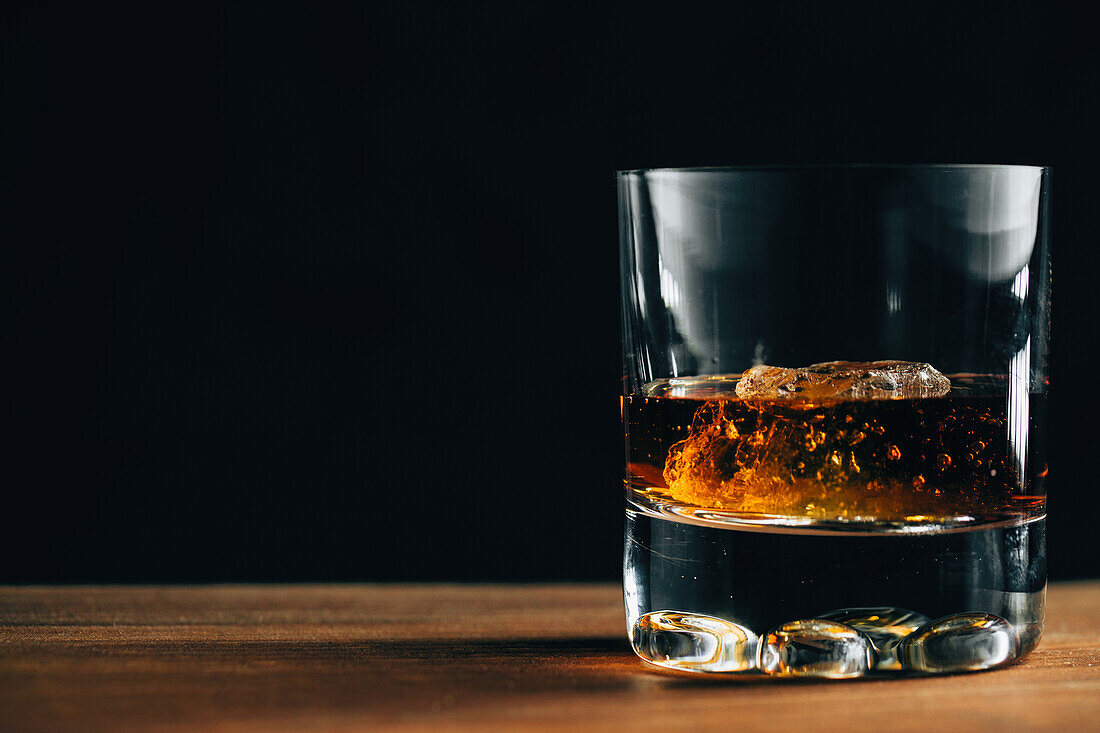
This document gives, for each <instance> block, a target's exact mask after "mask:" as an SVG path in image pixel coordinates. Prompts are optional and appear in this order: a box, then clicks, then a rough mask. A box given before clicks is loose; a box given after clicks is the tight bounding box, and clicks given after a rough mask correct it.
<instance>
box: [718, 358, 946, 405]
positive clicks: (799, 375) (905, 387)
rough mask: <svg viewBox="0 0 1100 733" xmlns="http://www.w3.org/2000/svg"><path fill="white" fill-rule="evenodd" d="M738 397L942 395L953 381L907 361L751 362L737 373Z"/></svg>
mask: <svg viewBox="0 0 1100 733" xmlns="http://www.w3.org/2000/svg"><path fill="white" fill-rule="evenodd" d="M735 389H736V392H737V396H738V397H741V398H752V399H790V400H798V401H802V402H831V401H837V400H900V399H920V398H925V397H942V396H943V395H945V394H947V392H948V391H949V390H950V389H951V381H950V380H949V379H948V378H947V377H945V376H943V375H942V374H940V373H939V372H938V371H937V370H936V369H935V368H934V367H932V365H931V364H923V363H920V362H911V361H827V362H823V363H821V364H811V365H810V366H808V367H801V368H798V369H788V368H785V367H773V366H767V365H763V364H762V365H760V366H755V367H753V368H752V369H750V370H748V371H747V372H745V373H744V374H742V375H741V379H740V381H738V383H737V387H736V388H735Z"/></svg>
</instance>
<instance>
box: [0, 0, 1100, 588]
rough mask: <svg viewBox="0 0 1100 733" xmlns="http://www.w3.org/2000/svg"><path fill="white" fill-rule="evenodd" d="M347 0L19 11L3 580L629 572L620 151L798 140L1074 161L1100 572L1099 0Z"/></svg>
mask: <svg viewBox="0 0 1100 733" xmlns="http://www.w3.org/2000/svg"><path fill="white" fill-rule="evenodd" d="M317 5H318V6H320V5H322V4H320V3H318V4H317ZM324 5H325V6H326V7H325V8H322V7H307V6H306V5H305V4H302V5H287V4H277V3H265V4H258V5H257V6H253V7H248V6H244V5H238V4H228V5H225V6H222V7H219V8H218V9H216V10H209V9H200V8H198V7H197V6H192V5H186V4H183V5H177V6H174V7H171V8H170V7H169V6H161V5H160V4H148V5H147V6H146V7H129V8H125V9H120V8H115V9H104V8H102V7H99V6H98V5H96V4H87V5H86V6H84V7H78V8H76V7H74V8H67V9H64V10H60V9H58V8H57V7H56V6H53V5H48V4H41V5H34V4H25V5H21V6H20V5H16V6H7V7H6V9H5V10H4V11H3V16H2V30H0V32H2V34H3V36H2V38H3V56H2V63H3V67H2V84H3V87H2V96H0V105H2V106H0V187H2V189H0V227H2V229H0V237H2V239H0V242H2V247H0V278H2V280H0V359H2V366H0V377H2V379H3V392H4V395H5V400H4V402H5V403H6V408H5V413H4V414H5V426H4V427H5V431H4V432H5V434H4V436H3V446H4V447H3V453H2V460H3V470H2V473H0V476H2V478H3V494H2V497H3V498H2V503H0V522H2V524H3V526H2V531H0V581H9V582H31V581H45V582H53V581H95V582H110V581H118V582H127V581H217V580H328V579H333V580H335V579H364V580H390V579H423V580H428V579H457V580H477V579H500V580H505V579H519V580H523V579H532V580H534V579H608V580H610V579H614V578H615V577H617V575H618V573H619V565H620V559H619V552H620V548H619V544H620V541H621V522H622V520H621V511H622V499H621V490H620V483H619V480H620V472H621V465H620V463H621V460H622V448H621V437H620V427H619V422H618V420H619V418H618V393H619V389H620V387H619V378H620V375H621V371H620V357H619V317H618V286H617V252H616V248H617V234H616V226H617V219H616V213H615V190H614V178H613V171H614V170H616V169H620V168H633V167H649V166H662V165H700V164H735V163H773V162H786V163H817V162H1003V163H1033V164H1047V165H1052V166H1054V169H1055V173H1054V220H1055V230H1054V247H1053V252H1054V273H1055V274H1054V291H1053V292H1054V298H1053V299H1054V324H1055V325H1054V339H1053V350H1052V354H1053V357H1052V383H1053V401H1052V407H1051V424H1050V434H1051V456H1050V458H1051V473H1050V478H1049V481H1048V486H1049V488H1050V491H1051V500H1050V512H1051V515H1050V516H1051V519H1050V522H1049V525H1048V529H1049V545H1050V570H1051V574H1052V576H1053V577H1057V578H1066V577H1074V576H1088V575H1100V559H1098V555H1097V553H1096V552H1095V550H1094V549H1093V548H1094V542H1093V537H1092V533H1091V531H1090V528H1091V526H1092V524H1093V519H1092V515H1093V512H1094V504H1095V502H1096V500H1095V499H1094V498H1093V493H1094V492H1095V491H1096V479H1095V476H1094V472H1095V465H1096V458H1095V453H1096V448H1095V447H1094V445H1093V442H1094V440H1095V438H1094V436H1096V435H1098V434H1100V433H1098V428H1097V425H1096V415H1097V410H1098V404H1097V400H1098V393H1100V390H1097V389H1096V388H1095V387H1093V386H1092V377H1091V376H1090V369H1091V368H1092V362H1091V355H1090V353H1089V350H1088V349H1087V346H1086V345H1087V344H1090V343H1092V342H1094V341H1095V339H1096V334H1095V333H1094V332H1093V330H1094V328H1095V322H1096V318H1095V316H1096V312H1097V308H1096V294H1095V293H1094V292H1090V289H1091V286H1092V283H1093V280H1094V277H1095V275H1094V273H1095V272H1096V269H1097V266H1098V264H1100V257H1098V254H1097V247H1096V238H1095V230H1096V225H1095V221H1094V219H1095V217H1096V216H1097V213H1098V207H1097V205H1096V198H1097V195H1098V194H1100V179H1098V177H1097V175H1096V171H1097V170H1098V163H1100V160H1098V157H1100V155H1098V154H1100V146H1098V143H1097V140H1096V134H1097V133H1096V131H1097V129H1098V124H1100V115H1098V114H1097V107H1096V104H1095V96H1096V88H1097V84H1096V80H1097V72H1098V70H1100V66H1098V64H1097V62H1096V59H1095V53H1094V51H1093V50H1092V49H1093V45H1094V43H1093V39H1092V36H1091V26H1090V24H1088V23H1087V22H1086V21H1085V20H1084V19H1083V18H1081V17H1076V16H1074V15H1073V14H1070V13H1068V12H1064V11H1061V10H1058V9H1057V8H1056V7H1053V6H1050V5H1045V4H1044V6H1043V7H1039V5H1040V4H1038V3H1033V2H1029V3H1021V2H1009V3H996V4H993V3H990V4H973V5H964V6H958V5H946V4H945V5H939V6H937V5H929V4H912V3H883V4H882V5H881V6H880V7H871V6H866V7H856V6H852V5H847V6H843V7H840V6H833V5H832V4H820V7H818V5H816V4H808V3H807V4H773V5H770V6H769V9H764V8H763V7H762V6H763V5H765V4H763V3H741V4H737V3H733V4H726V5H723V6H721V8H722V10H721V11H720V12H719V11H716V10H715V9H714V8H713V7H711V8H701V7H694V6H688V5H666V6H662V7H660V8H656V7H646V6H642V5H639V4H619V5H604V6H595V5H591V4H589V5H575V6H574V5H568V4H563V3H555V4H553V5H541V4H531V3H507V4H505V3H501V4H480V5H479V6H478V7H475V8H471V7H463V5H464V4H461V3H455V4H442V3H441V4H427V5H425V4H405V3H392V4H386V3H369V4H363V5H354V6H353V5H340V6H336V7H334V6H332V5H330V4H324Z"/></svg>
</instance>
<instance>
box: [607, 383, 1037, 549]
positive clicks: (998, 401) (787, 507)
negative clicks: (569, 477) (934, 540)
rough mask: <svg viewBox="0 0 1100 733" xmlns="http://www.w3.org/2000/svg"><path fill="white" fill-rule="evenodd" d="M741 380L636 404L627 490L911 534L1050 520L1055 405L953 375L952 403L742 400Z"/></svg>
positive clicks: (759, 516)
mask: <svg viewBox="0 0 1100 733" xmlns="http://www.w3.org/2000/svg"><path fill="white" fill-rule="evenodd" d="M736 381H737V379H736V377H725V376H718V377H696V378H688V379H674V380H660V381H658V382H654V383H652V384H650V385H648V386H647V388H646V389H645V391H644V393H643V394H641V395H631V396H628V397H625V398H624V404H623V419H624V423H625V429H626V430H625V432H626V441H627V445H626V452H627V459H626V460H627V470H626V484H627V489H628V492H629V493H631V494H632V495H633V496H632V498H633V499H634V500H635V501H637V502H640V503H642V504H645V505H648V506H651V507H653V508H655V509H657V510H659V511H665V512H673V513H679V514H682V515H689V516H701V517H711V518H716V517H717V518H726V519H737V520H739V521H748V522H752V521H756V522H771V523H775V522H785V523H788V524H792V525H795V524H806V523H813V524H815V525H816V526H821V527H824V526H833V527H850V528H855V527H856V526H867V527H869V528H875V529H882V528H884V527H886V526H887V525H890V526H893V527H894V528H896V529H902V530H905V531H920V530H928V531H932V530H936V529H942V528H949V527H959V526H974V525H978V524H984V523H988V522H999V521H1009V522H1012V521H1020V520H1026V519H1034V518H1036V517H1039V516H1042V515H1043V513H1044V511H1045V508H1044V504H1045V489H1044V487H1043V480H1044V477H1045V475H1046V464H1045V457H1044V446H1042V445H1039V444H1038V443H1037V442H1036V441H1035V440H1030V441H1029V438H1031V437H1033V436H1034V437H1038V436H1041V435H1042V434H1043V433H1044V431H1043V430H1041V429H1035V428H1037V427H1041V425H1040V423H1041V422H1042V421H1043V419H1044V418H1045V412H1046V410H1045V407H1046V397H1045V395H1042V394H1027V393H1026V392H1024V393H1023V394H1022V395H1018V394H1015V393H1010V392H1009V391H1008V390H1007V385H1006V380H1005V378H999V377H975V376H958V375H956V376H953V377H952V378H951V382H952V388H951V391H950V392H949V393H947V394H946V395H944V396H942V397H933V398H922V399H877V400H847V401H833V402H828V401H824V402H819V403H814V402H806V401H792V400H789V399H771V400H768V399H741V398H738V397H736V395H735V394H734V385H735V384H736Z"/></svg>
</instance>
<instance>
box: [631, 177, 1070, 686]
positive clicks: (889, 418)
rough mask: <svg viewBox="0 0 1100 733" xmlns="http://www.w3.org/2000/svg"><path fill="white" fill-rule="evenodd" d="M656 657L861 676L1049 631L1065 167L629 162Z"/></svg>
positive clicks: (1013, 656) (1001, 658) (639, 444)
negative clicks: (1049, 441) (1050, 463)
mask: <svg viewBox="0 0 1100 733" xmlns="http://www.w3.org/2000/svg"><path fill="white" fill-rule="evenodd" d="M617 181H618V201H619V227H620V264H621V288H622V291H621V292H622V316H623V320H622V340H623V396H622V419H623V428H624V438H625V473H624V488H625V494H626V518H625V543H624V560H623V594H624V600H625V605H626V615H627V627H628V633H629V635H630V639H631V644H632V646H633V648H634V650H635V652H636V653H637V654H638V655H639V656H640V657H641V658H642V659H644V660H645V661H647V662H650V663H652V664H655V665H659V666H663V667H666V668H671V669H678V670H685V671H693V672H712V673H742V674H756V675H773V676H780V677H829V678H848V677H859V676H863V675H888V674H934V673H949V672H962V671H978V670H986V669H994V668H997V667H1001V666H1004V665H1007V664H1011V663H1013V662H1015V661H1016V660H1018V659H1020V658H1022V657H1023V656H1024V655H1026V654H1027V653H1028V652H1030V651H1031V650H1032V649H1033V648H1034V647H1035V645H1036V644H1037V643H1038V642H1039V639H1040V637H1041V636H1042V630H1043V616H1044V602H1045V593H1046V543H1045V534H1044V532H1045V516H1046V514H1045V512H1046V509H1045V502H1046V488H1045V478H1046V475H1047V464H1046V404H1047V394H1048V388H1049V380H1048V374H1047V352H1048V343H1049V330H1050V254H1049V250H1050V215H1049V205H1050V171H1049V169H1047V168H1043V167H1036V166H1023V165H927V166H893V165H882V166H817V167H798V166H767V167H734V168H695V169H678V168H670V169H650V170H632V171H622V172H620V173H619V174H618V177H617Z"/></svg>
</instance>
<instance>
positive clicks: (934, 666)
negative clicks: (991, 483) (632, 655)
mask: <svg viewBox="0 0 1100 733" xmlns="http://www.w3.org/2000/svg"><path fill="white" fill-rule="evenodd" d="M1045 528H1046V522H1045V518H1044V517H1039V518H1037V519H1033V520H1030V521H1027V522H1020V523H1016V524H1011V525H1005V524H999V525H992V526H984V527H982V526H979V527H971V528H966V529H964V530H958V529H956V530H954V531H948V532H936V533H918V534H906V533H898V532H897V531H896V530H893V531H885V532H882V533H876V532H873V531H867V532H860V533H858V534H852V533H847V532H835V531H834V532H830V531H822V530H820V529H818V530H813V531H807V530H805V529H803V528H799V527H764V528H762V527H757V526H751V525H745V526H737V525H732V524H714V525H708V524H705V523H701V522H698V521H691V520H684V519H677V518H674V517H670V516H669V515H667V514H663V513H659V512H656V511H654V510H653V509H652V508H646V507H643V506H641V505H638V504H634V503H632V502H628V503H627V510H626V538H625V553H624V561H623V594H624V599H625V603H626V615H627V628H628V631H629V633H630V639H631V644H632V646H633V647H634V651H635V652H636V653H637V654H638V655H639V656H640V657H641V658H642V659H644V660H646V661H647V662H651V663H653V664H656V665H660V666H662V667H668V668H672V669H680V670H689V671H695V672H726V673H747V674H767V675H775V676H783V677H832V678H847V677H859V676H863V675H868V674H876V675H881V674H904V673H918V674H936V673H954V672H966V671H978V670H985V669H994V668H997V667H1001V666H1004V665H1007V664H1011V663H1012V662H1014V661H1016V660H1018V659H1020V658H1021V657H1023V656H1024V655H1026V654H1027V653H1029V652H1030V651H1031V650H1032V649H1034V648H1035V646H1036V644H1038V642H1039V639H1040V637H1041V636H1042V630H1043V617H1044V608H1045V600H1046V536H1045Z"/></svg>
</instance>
